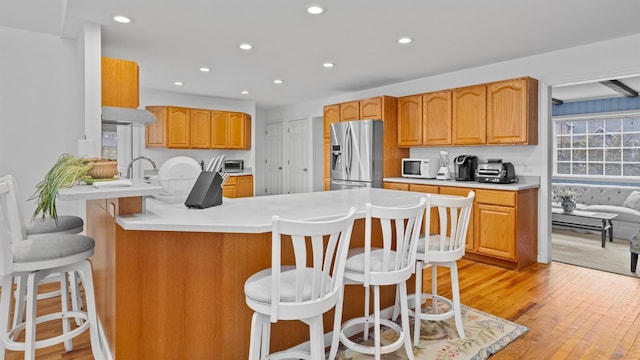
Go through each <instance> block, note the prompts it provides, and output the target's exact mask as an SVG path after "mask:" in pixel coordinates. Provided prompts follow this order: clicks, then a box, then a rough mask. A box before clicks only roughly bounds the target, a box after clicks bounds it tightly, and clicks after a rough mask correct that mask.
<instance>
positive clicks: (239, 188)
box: [236, 175, 253, 197]
mask: <svg viewBox="0 0 640 360" xmlns="http://www.w3.org/2000/svg"><path fill="white" fill-rule="evenodd" d="M236 196H237V197H252V196H253V176H251V175H245V176H238V179H237V181H236Z"/></svg>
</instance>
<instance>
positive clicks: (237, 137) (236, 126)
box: [227, 112, 251, 149]
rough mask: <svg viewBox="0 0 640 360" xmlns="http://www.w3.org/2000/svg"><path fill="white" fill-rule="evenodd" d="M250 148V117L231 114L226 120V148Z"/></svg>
mask: <svg viewBox="0 0 640 360" xmlns="http://www.w3.org/2000/svg"><path fill="white" fill-rule="evenodd" d="M250 147H251V117H250V116H249V115H247V114H243V113H239V112H232V113H229V118H228V119H227V148H228V149H249V148H250Z"/></svg>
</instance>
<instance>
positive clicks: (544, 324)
mask: <svg viewBox="0 0 640 360" xmlns="http://www.w3.org/2000/svg"><path fill="white" fill-rule="evenodd" d="M459 267H460V289H461V298H462V303H463V304H465V305H468V306H471V307H474V308H476V309H479V310H482V311H484V312H487V313H490V314H493V315H496V316H499V317H503V318H505V319H509V320H511V321H514V322H516V323H519V324H522V325H526V326H528V327H529V328H530V330H529V332H528V333H527V334H525V335H524V336H522V337H520V338H519V339H517V340H516V341H514V342H513V343H511V344H510V345H508V346H507V347H506V348H505V349H503V350H502V351H500V352H498V353H497V354H496V355H493V356H492V357H491V359H640V280H639V279H637V278H632V277H628V276H623V275H616V274H611V273H606V272H601V271H597V270H590V269H585V268H581V267H577V266H572V265H566V264H561V263H552V264H550V265H545V264H535V265H533V266H531V267H529V268H526V269H524V270H521V271H519V272H517V271H512V270H506V269H503V268H499V267H495V266H491V265H485V264H480V263H475V262H472V261H467V260H462V261H460V262H459ZM429 274H430V271H428V270H427V271H425V277H426V278H427V279H428V278H429V277H430V275H429ZM438 278H439V287H440V288H441V289H442V292H443V294H447V292H446V290H445V289H446V288H448V286H449V279H448V278H449V274H448V272H447V271H446V270H445V269H442V270H441V272H439V275H438ZM447 295H448V294H447ZM47 301H48V302H49V304H47V305H44V304H42V305H41V307H44V306H48V307H50V308H52V307H55V306H56V305H57V304H56V300H47ZM45 326H46V328H45ZM58 327H59V326H58V325H57V323H56V324H45V325H44V326H42V329H41V330H40V331H42V332H49V333H50V332H54V331H55V332H59V331H60V330H59V328H58ZM43 335H44V334H43ZM22 356H23V354H22V353H19V352H18V353H17V352H9V351H8V352H7V359H10V360H13V359H21V358H22ZM37 358H38V359H42V360H50V359H66V360H85V359H92V355H91V350H90V346H89V336H88V332H85V333H84V334H83V335H81V336H80V337H79V338H76V340H75V341H74V350H73V351H72V352H69V353H65V352H64V348H63V346H62V345H59V346H56V347H51V348H47V349H41V350H39V351H38V353H37ZM207 360H208V359H207Z"/></svg>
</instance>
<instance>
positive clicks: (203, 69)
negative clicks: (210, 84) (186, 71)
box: [200, 67, 211, 72]
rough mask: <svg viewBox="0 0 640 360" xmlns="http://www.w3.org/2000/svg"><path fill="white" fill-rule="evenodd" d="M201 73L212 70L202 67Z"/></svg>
mask: <svg viewBox="0 0 640 360" xmlns="http://www.w3.org/2000/svg"><path fill="white" fill-rule="evenodd" d="M200 71H202V72H209V71H211V69H210V68H208V67H201V68H200Z"/></svg>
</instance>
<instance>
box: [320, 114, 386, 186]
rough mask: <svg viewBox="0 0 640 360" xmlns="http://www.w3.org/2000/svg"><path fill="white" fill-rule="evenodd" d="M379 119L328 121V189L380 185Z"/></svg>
mask: <svg viewBox="0 0 640 360" xmlns="http://www.w3.org/2000/svg"><path fill="white" fill-rule="evenodd" d="M382 129H383V122H382V120H358V121H348V122H338V123H333V124H331V145H330V146H331V152H330V157H331V159H330V166H331V187H330V189H331V190H339V189H350V188H361V187H377V188H381V187H382Z"/></svg>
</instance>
